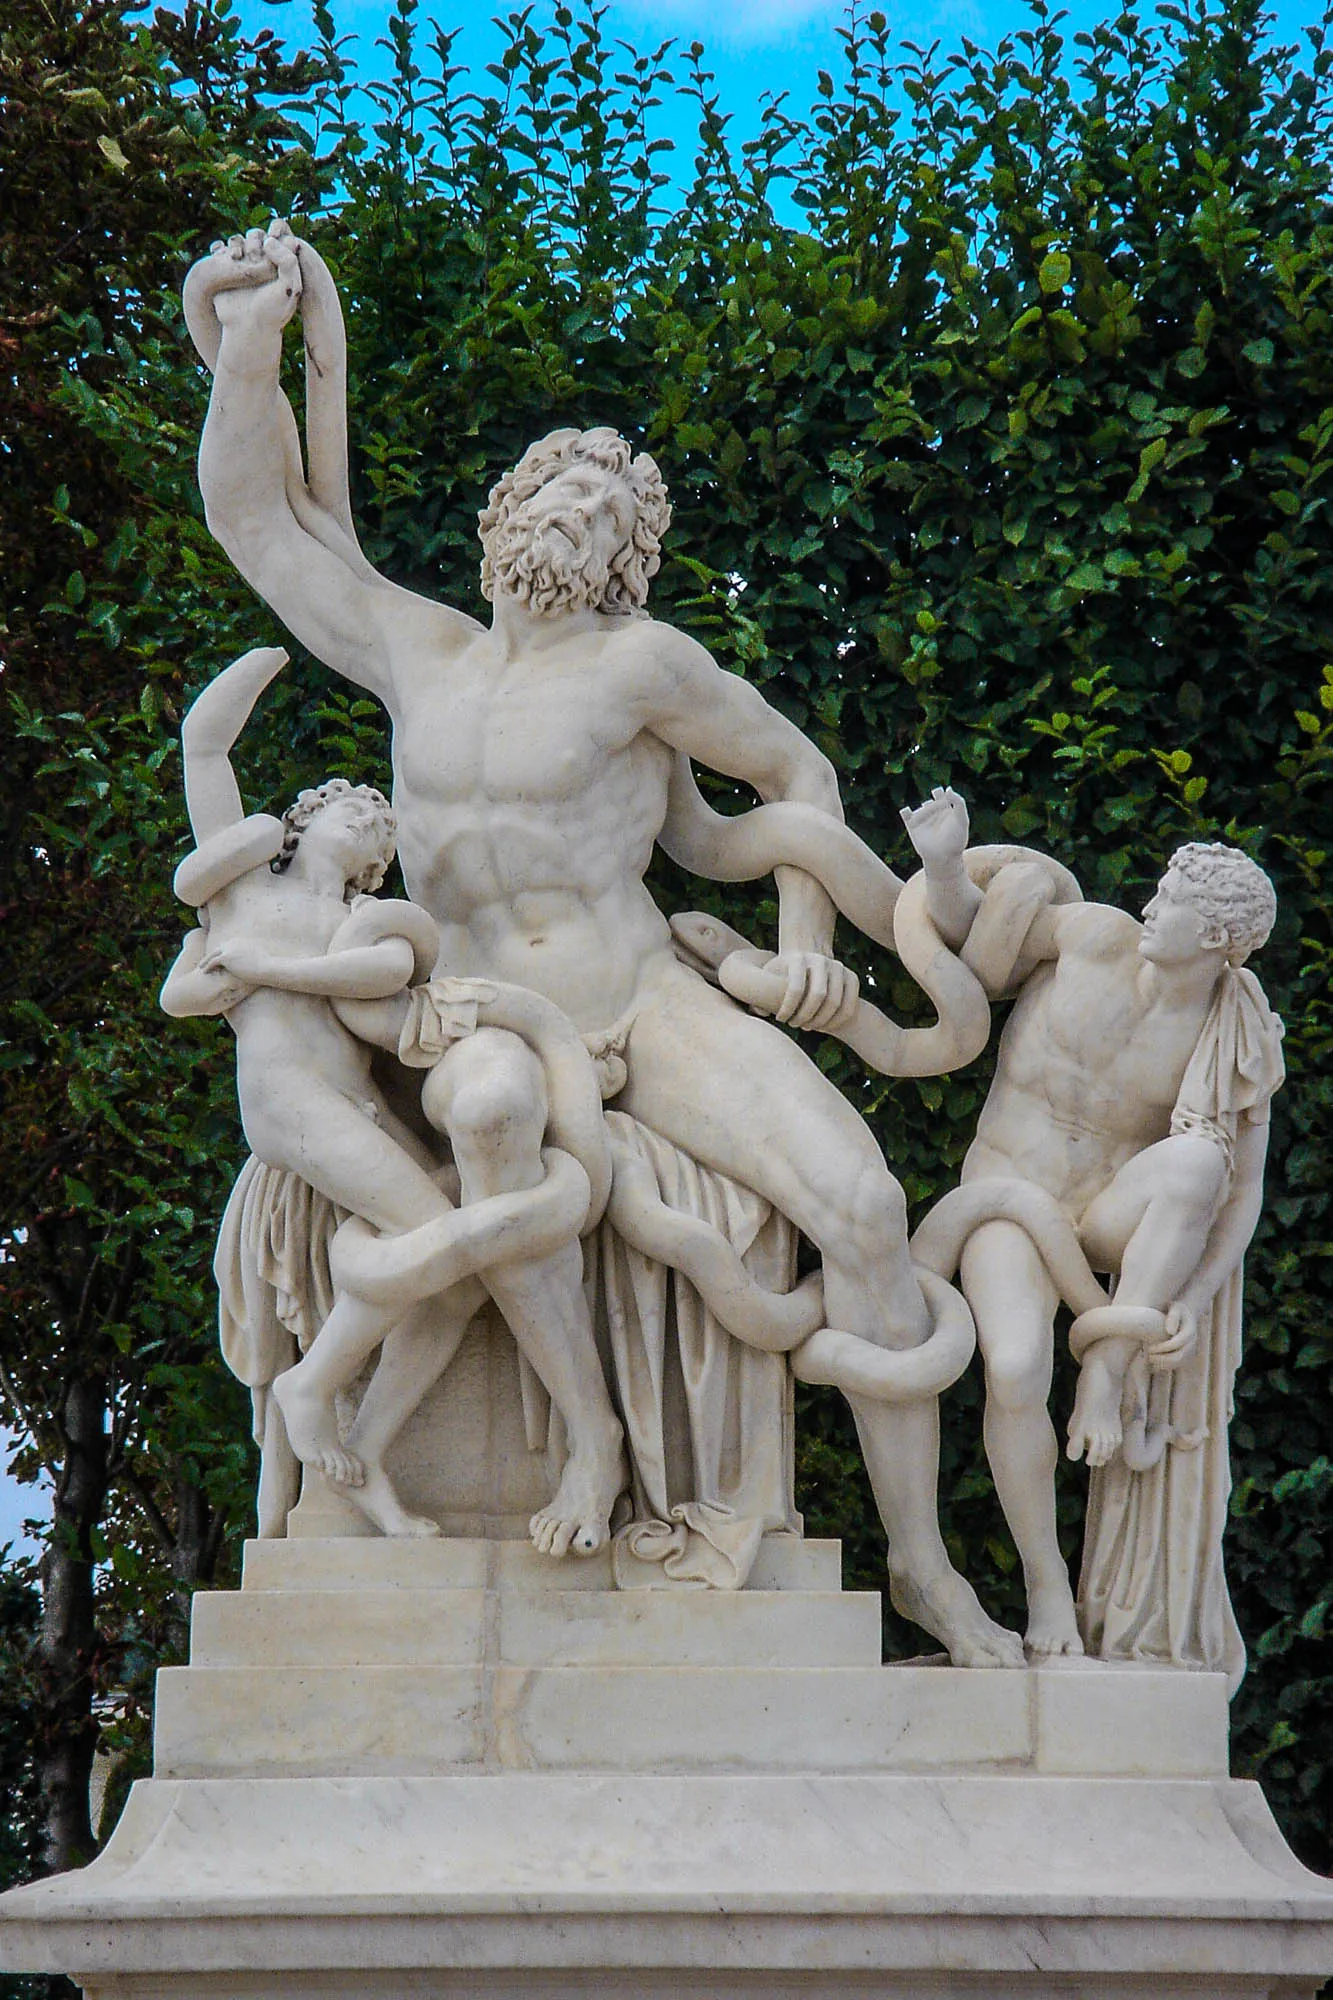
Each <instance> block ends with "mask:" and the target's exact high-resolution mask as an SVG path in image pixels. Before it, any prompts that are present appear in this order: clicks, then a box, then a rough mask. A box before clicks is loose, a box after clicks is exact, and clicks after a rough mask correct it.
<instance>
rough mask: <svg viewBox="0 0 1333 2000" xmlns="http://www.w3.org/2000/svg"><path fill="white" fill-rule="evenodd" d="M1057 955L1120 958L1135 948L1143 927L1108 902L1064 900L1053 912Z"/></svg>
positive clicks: (1134, 950)
mask: <svg viewBox="0 0 1333 2000" xmlns="http://www.w3.org/2000/svg"><path fill="white" fill-rule="evenodd" d="M1052 915H1053V916H1054V918H1055V920H1056V941H1057V944H1058V947H1059V952H1060V956H1061V957H1062V958H1063V957H1064V956H1065V955H1066V954H1069V955H1070V956H1073V957H1077V958H1084V959H1112V958H1123V957H1124V956H1125V955H1126V954H1127V953H1132V952H1136V951H1137V950H1138V944H1139V939H1140V937H1141V936H1142V935H1143V926H1142V924H1140V923H1139V921H1138V919H1137V918H1136V917H1131V916H1130V915H1128V913H1127V912H1126V911H1124V910H1117V909H1113V908H1112V907H1111V905H1110V904H1109V903H1066V904H1064V905H1062V906H1061V907H1060V909H1058V910H1056V911H1053V912H1052Z"/></svg>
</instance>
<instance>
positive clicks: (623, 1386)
mask: <svg viewBox="0 0 1333 2000" xmlns="http://www.w3.org/2000/svg"><path fill="white" fill-rule="evenodd" d="M622 1131H623V1133H624V1135H625V1136H626V1138H627V1139H628V1142H629V1143H631V1144H632V1145H633V1146H634V1148H635V1150H636V1151H637V1152H638V1154H639V1156H640V1158H641V1159H643V1160H644V1161H645V1162H646V1164H647V1165H648V1166H649V1167H651V1169H652V1170H653V1173H654V1174H655V1175H656V1178H657V1185H658V1191H659V1193H660V1195H661V1198H662V1200H663V1201H664V1202H665V1203H666V1204H667V1206H668V1207H669V1208H674V1209H676V1210H677V1211H679V1212H681V1213H684V1214H686V1215H692V1216H697V1217H700V1218H701V1219H702V1220H704V1221H706V1222H709V1223H711V1224H712V1225H713V1227H714V1228H716V1229H718V1230H720V1231H721V1232H722V1234H723V1235H724V1236H725V1237H726V1238H727V1240H728V1242H730V1243H731V1245H732V1247H733V1248H734V1249H735V1250H736V1251H737V1252H738V1254H739V1255H740V1256H741V1257H742V1258H743V1259H744V1262H745V1264H746V1266H747V1268H748V1269H749V1271H750V1272H751V1274H752V1275H753V1276H754V1278H755V1279H756V1281H757V1282H758V1283H759V1284H761V1285H763V1286H764V1287H765V1288H766V1289H768V1290H770V1291H774V1292H785V1291H788V1290H790V1288H791V1285H792V1283H793V1282H794V1279H795V1274H796V1240H797V1239H796V1231H795V1229H794V1228H793V1227H792V1225H791V1223H789V1222H788V1221H787V1220H786V1218H785V1217H784V1216H781V1215H779V1214H778V1213H777V1212H776V1211H775V1210H774V1209H773V1208H772V1207H771V1205H770V1204H769V1203H768V1202H767V1201H765V1200H763V1199H762V1198H761V1197H760V1196H759V1195H756V1194H753V1193H751V1191H750V1190H749V1189H748V1188H744V1187H741V1186H739V1185H738V1184H737V1183H736V1182H735V1181H732V1180H729V1179H728V1178H727V1177H726V1176H725V1175H723V1174H719V1173H714V1172H713V1171H712V1170H711V1169H709V1168H707V1167H703V1166H700V1165H699V1164H698V1163H697V1162H696V1161H694V1160H692V1159H690V1158H689V1156H688V1155H687V1154H685V1153H682V1152H681V1151H680V1150H679V1149H678V1148H677V1147H675V1146H673V1145H672V1144H670V1142H669V1141H667V1140H665V1139H662V1138H660V1137H659V1136H658V1135H657V1134H656V1133H655V1132H652V1131H650V1130H649V1129H648V1128H647V1127H646V1126H643V1125H640V1124H639V1123H638V1122H637V1121H632V1120H630V1119H628V1118H626V1119H624V1120H623V1121H622ZM593 1290H594V1301H595V1316H596V1322H597V1327H598V1337H599V1341H601V1342H602V1343H604V1349H605V1357H606V1361H607V1364H608V1375H609V1377H610V1379H611V1382H612V1385H613V1393H614V1394H615V1396H616V1398H617V1401H618V1403H619V1406H620V1412H621V1416H622V1418H623V1420H624V1424H625V1433H626V1440H627V1443H628V1446H629V1453H630V1462H631V1466H632V1471H633V1484H632V1502H633V1519H632V1521H631V1522H630V1523H629V1525H628V1526H626V1527H624V1528H622V1529H621V1530H620V1532H619V1534H618V1535H617V1537H616V1552H617V1553H620V1552H622V1551H623V1552H626V1553H628V1554H630V1555H632V1556H635V1557H637V1558H638V1559H639V1560H640V1561H652V1562H660V1563H661V1565H662V1572H663V1575H664V1576H665V1577H666V1578H667V1579H668V1580H669V1581H670V1582H671V1583H674V1584H680V1585H683V1586H690V1585H693V1586H695V1587H709V1586H711V1587H712V1588H714V1589H723V1590H737V1589H740V1588H741V1587H742V1586H743V1584H744V1583H745V1581H746V1578H747V1577H748V1575H749V1573H750V1569H751V1566H752V1565H753V1562H754V1559H755V1556H756V1554H757V1552H758V1548H759V1539H760V1536H761V1535H763V1534H764V1533H766V1532H768V1531H771V1530H788V1531H795V1532H799V1528H800V1522H799V1518H798V1516H797V1514H796V1512H795V1504H794V1501H793V1498H792V1455H793V1445H792V1411H791V1378H790V1374H789V1371H788V1368H787V1363H786V1359H785V1357H784V1356H782V1355H780V1354H768V1353H764V1352H761V1351H760V1350H759V1349H757V1348H751V1347H747V1346H745V1345H744V1344H743V1343H742V1342H740V1341H738V1340H736V1339H734V1338H733V1337H732V1335H731V1334H729V1333H728V1332H727V1330H726V1328H725V1327H724V1326H723V1325H722V1324H721V1322H720V1321H719V1320H718V1319H717V1318H715V1317H714V1315H713V1314H712V1313H711V1312H710V1311H709V1309H708V1307H707V1306H706V1305H705V1304H704V1302H703V1300H702V1299H701V1298H700V1297H699V1294H698V1293H697V1292H696V1291H695V1289H694V1287H693V1286H692V1285H691V1284H690V1283H689V1282H688V1280H687V1279H686V1278H684V1277H683V1276H682V1275H681V1273H679V1272H677V1271H673V1270H670V1269H668V1268H667V1267H666V1266H664V1265H662V1264H658V1263H655V1262H654V1261H652V1260H651V1259H650V1258H647V1257H645V1256H643V1255H642V1254H641V1253H640V1252H639V1251H637V1250H635V1249H633V1248H631V1246H630V1245H629V1244H628V1243H626V1242H625V1241H624V1240H623V1239H622V1238H620V1237H619V1236H618V1235H617V1234H616V1232H615V1230H614V1229H613V1228H612V1227H611V1226H610V1224H603V1225H602V1227H601V1228H600V1229H599V1230H598V1232H597V1236H596V1239H595V1243H594V1245H593Z"/></svg>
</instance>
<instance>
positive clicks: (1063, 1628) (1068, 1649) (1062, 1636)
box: [1023, 1578, 1083, 1660]
mask: <svg viewBox="0 0 1333 2000" xmlns="http://www.w3.org/2000/svg"><path fill="white" fill-rule="evenodd" d="M1023 1644H1024V1645H1025V1646H1026V1648H1027V1652H1028V1657H1029V1658H1030V1659H1033V1660H1051V1659H1055V1658H1058V1657H1059V1656H1060V1655H1062V1654H1064V1655H1067V1656H1070V1657H1072V1656H1074V1655H1076V1654H1079V1653H1081V1652H1082V1651H1083V1641H1082V1640H1081V1639H1080V1638H1079V1636H1078V1620H1077V1619H1076V1617H1075V1615H1074V1593H1073V1592H1072V1591H1071V1590H1070V1588H1069V1584H1068V1582H1067V1580H1065V1579H1064V1578H1061V1579H1060V1580H1059V1581H1057V1582H1055V1583H1052V1584H1050V1585H1048V1586H1046V1587H1045V1588H1043V1587H1041V1586H1040V1585H1038V1586H1036V1587H1035V1588H1031V1587H1030V1588H1029V1590H1028V1629H1027V1631H1026V1632H1025V1633H1024V1635H1023Z"/></svg>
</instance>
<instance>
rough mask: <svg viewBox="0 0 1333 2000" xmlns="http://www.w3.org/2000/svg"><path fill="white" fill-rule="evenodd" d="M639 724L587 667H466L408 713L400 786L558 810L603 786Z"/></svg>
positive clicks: (464, 801)
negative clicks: (595, 786) (591, 788)
mask: <svg viewBox="0 0 1333 2000" xmlns="http://www.w3.org/2000/svg"><path fill="white" fill-rule="evenodd" d="M638 728H639V725H638V721H637V719H636V718H635V717H634V716H633V715H632V714H630V713H629V712H628V705H627V704H626V703H625V701H624V700H623V699H617V690H616V688H615V686H614V682H613V677H612V676H610V675H608V674H607V673H606V672H605V671H601V670H599V669H598V667H597V666H596V665H595V664H591V663H588V662H583V663H576V662H554V663H552V664H551V665H550V666H549V667H546V668H544V669H543V668H538V669H537V670H535V671H534V670H531V669H526V670H523V671H509V672H506V671H497V670H495V669H490V670H487V669H485V668H478V667H476V666H473V665H472V664H470V663H469V662H467V661H464V662H463V663H462V665H461V666H460V667H459V669H458V670H456V671H455V672H452V673H451V674H450V675H449V677H448V681H447V683H442V684H441V685H440V686H438V687H437V688H434V689H432V690H431V691H430V693H429V694H428V695H427V696H426V697H425V698H424V699H423V700H422V701H421V702H420V703H419V704H418V705H417V707H416V710H415V712H414V713H413V714H412V715H411V716H410V717H405V718H404V721H403V725H402V726H401V727H400V729H399V731H398V733H397V736H396V738H395V744H394V761H395V765H396V768H397V772H398V776H399V781H400V783H401V784H403V785H404V786H405V787H406V789H407V790H408V791H409V792H411V793H414V794H420V793H422V792H428V793H429V794H430V795H431V796H432V797H433V798H434V799H435V800H436V801H437V802H439V803H441V804H448V803H456V804H459V805H468V804H475V803H485V804H487V805H490V806H500V807H503V806H506V805H514V806H524V805H530V806H542V805H546V806H552V807H555V806H560V805H563V804H566V803H569V802H572V801H575V800H577V799H578V798H579V797H580V796H581V795H582V794H584V793H586V792H587V791H588V790H589V788H590V787H592V786H594V785H596V784H600V783H601V782H603V781H605V779H606V778H607V776H608V773H609V771H610V769H611V767H613V766H614V765H615V764H616V762H617V761H618V760H619V759H620V758H622V757H627V756H628V753H629V751H630V748H631V746H632V744H633V742H634V739H635V737H636V735H637V734H638Z"/></svg>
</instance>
